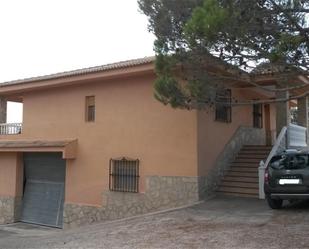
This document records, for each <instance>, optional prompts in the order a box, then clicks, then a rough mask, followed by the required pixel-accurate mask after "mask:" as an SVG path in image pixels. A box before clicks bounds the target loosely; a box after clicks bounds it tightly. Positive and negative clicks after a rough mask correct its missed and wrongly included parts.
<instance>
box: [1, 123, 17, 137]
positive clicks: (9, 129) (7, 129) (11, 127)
mask: <svg viewBox="0 0 309 249" xmlns="http://www.w3.org/2000/svg"><path fill="white" fill-rule="evenodd" d="M21 130H22V123H3V124H0V135H16V134H21Z"/></svg>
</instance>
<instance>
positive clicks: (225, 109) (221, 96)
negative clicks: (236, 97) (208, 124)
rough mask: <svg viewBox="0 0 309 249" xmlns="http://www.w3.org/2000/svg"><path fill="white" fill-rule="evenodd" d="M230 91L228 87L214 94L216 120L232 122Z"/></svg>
mask: <svg viewBox="0 0 309 249" xmlns="http://www.w3.org/2000/svg"><path fill="white" fill-rule="evenodd" d="M231 102H232V91H231V90H230V89H224V90H220V91H218V92H217V94H216V106H215V108H216V117H215V120H216V121H220V122H225V123H230V122H232V105H231Z"/></svg>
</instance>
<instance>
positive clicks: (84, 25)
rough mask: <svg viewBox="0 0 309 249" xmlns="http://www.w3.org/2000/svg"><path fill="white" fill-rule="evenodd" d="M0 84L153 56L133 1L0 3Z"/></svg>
mask: <svg viewBox="0 0 309 249" xmlns="http://www.w3.org/2000/svg"><path fill="white" fill-rule="evenodd" d="M0 33H1V39H0V68H1V70H0V72H1V73H0V82H3V81H8V80H14V79H19V78H25V77H31V76H37V75H44V74H49V73H55V72H60V71H66V70H72V69H77V68H83V67H89V66H95V65H102V64H106V63H110V62H117V61H120V60H126V59H132V58H139V57H144V56H149V55H152V54H153V52H152V47H153V39H154V38H153V36H152V35H151V34H149V33H148V31H147V18H146V17H145V16H144V15H142V14H141V13H139V12H138V6H137V2H136V0H87V1H86V0H27V1H24V0H10V1H0Z"/></svg>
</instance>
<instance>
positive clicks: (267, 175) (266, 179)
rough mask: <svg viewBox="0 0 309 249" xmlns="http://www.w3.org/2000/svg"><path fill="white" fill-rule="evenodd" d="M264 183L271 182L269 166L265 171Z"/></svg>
mask: <svg viewBox="0 0 309 249" xmlns="http://www.w3.org/2000/svg"><path fill="white" fill-rule="evenodd" d="M264 183H265V184H269V172H268V168H266V169H265V173H264Z"/></svg>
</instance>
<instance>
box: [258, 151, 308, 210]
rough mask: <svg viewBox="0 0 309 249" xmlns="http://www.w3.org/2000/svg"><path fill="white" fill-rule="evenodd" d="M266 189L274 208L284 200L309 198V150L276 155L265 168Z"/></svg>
mask: <svg viewBox="0 0 309 249" xmlns="http://www.w3.org/2000/svg"><path fill="white" fill-rule="evenodd" d="M264 191H265V198H266V200H267V202H268V205H269V206H270V207H271V208H273V209H279V208H281V207H282V202H283V200H296V199H307V198H309V152H298V151H289V152H284V153H282V154H278V155H276V156H274V157H273V158H272V159H271V160H270V163H269V165H268V167H267V168H266V170H265V177H264Z"/></svg>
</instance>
